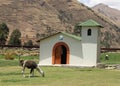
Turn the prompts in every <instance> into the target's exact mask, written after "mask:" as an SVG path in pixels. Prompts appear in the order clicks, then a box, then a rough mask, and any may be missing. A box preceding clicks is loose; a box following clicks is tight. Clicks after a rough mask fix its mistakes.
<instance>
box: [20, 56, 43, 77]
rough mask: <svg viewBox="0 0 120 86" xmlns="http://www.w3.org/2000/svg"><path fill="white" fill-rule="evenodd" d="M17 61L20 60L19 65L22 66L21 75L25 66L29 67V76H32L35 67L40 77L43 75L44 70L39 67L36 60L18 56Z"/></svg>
mask: <svg viewBox="0 0 120 86" xmlns="http://www.w3.org/2000/svg"><path fill="white" fill-rule="evenodd" d="M19 62H20V65H21V66H22V67H23V68H22V74H23V77H25V74H24V71H25V68H26V67H27V68H28V69H31V70H30V74H29V78H30V77H31V75H32V76H34V69H36V70H37V71H38V72H39V73H40V74H41V75H42V77H44V72H43V71H42V70H41V68H39V66H38V65H37V63H36V62H34V61H32V60H20V57H19Z"/></svg>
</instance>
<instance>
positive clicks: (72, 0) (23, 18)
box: [0, 0, 120, 47]
mask: <svg viewBox="0 0 120 86" xmlns="http://www.w3.org/2000/svg"><path fill="white" fill-rule="evenodd" d="M88 19H94V20H95V21H97V22H99V23H100V24H102V25H103V26H104V28H102V29H101V32H102V33H101V36H102V37H101V44H102V46H108V47H119V44H120V40H119V39H120V35H119V34H120V29H119V28H118V26H117V25H116V24H115V23H114V22H113V21H111V20H110V19H108V18H106V17H104V16H102V15H101V14H98V13H97V12H95V11H93V10H92V9H90V8H88V7H87V6H85V5H83V4H81V3H79V2H78V1H77V0H0V22H5V23H7V25H8V27H9V28H10V32H12V31H13V30H14V29H16V28H17V29H19V30H20V31H21V32H22V38H21V39H22V41H23V42H26V41H27V39H32V40H34V41H36V40H37V38H38V36H40V37H44V36H46V35H50V34H53V33H56V32H57V31H67V32H68V33H73V30H74V26H75V25H76V24H77V23H81V22H84V21H86V20H88Z"/></svg>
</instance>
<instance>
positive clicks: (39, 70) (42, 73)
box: [36, 66, 45, 77]
mask: <svg viewBox="0 0 120 86" xmlns="http://www.w3.org/2000/svg"><path fill="white" fill-rule="evenodd" d="M36 69H37V71H38V72H39V73H40V74H41V75H42V77H44V76H45V75H44V72H43V71H42V69H41V68H39V66H37V68H36Z"/></svg>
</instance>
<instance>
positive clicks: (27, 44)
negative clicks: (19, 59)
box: [24, 40, 33, 46]
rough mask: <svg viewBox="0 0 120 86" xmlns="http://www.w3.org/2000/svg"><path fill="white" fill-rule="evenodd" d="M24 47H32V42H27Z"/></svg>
mask: <svg viewBox="0 0 120 86" xmlns="http://www.w3.org/2000/svg"><path fill="white" fill-rule="evenodd" d="M24 45H25V46H33V42H32V40H28V41H27V42H26V43H25V44H24Z"/></svg>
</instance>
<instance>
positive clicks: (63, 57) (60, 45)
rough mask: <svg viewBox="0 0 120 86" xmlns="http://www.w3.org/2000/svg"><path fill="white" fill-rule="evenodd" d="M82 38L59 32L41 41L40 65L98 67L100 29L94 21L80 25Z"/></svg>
mask: <svg viewBox="0 0 120 86" xmlns="http://www.w3.org/2000/svg"><path fill="white" fill-rule="evenodd" d="M78 27H79V29H80V33H79V34H80V36H75V35H72V34H68V33H66V32H58V33H56V34H53V35H51V36H48V37H45V38H43V39H40V40H39V42H40V57H39V58H40V61H39V65H42V66H54V65H67V66H89V67H92V66H96V65H97V62H98V60H99V56H100V28H101V27H102V26H101V25H100V24H98V23H97V22H96V21H94V20H91V19H90V20H87V21H85V22H83V23H81V24H78Z"/></svg>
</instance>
